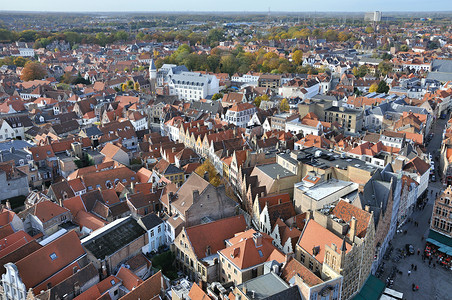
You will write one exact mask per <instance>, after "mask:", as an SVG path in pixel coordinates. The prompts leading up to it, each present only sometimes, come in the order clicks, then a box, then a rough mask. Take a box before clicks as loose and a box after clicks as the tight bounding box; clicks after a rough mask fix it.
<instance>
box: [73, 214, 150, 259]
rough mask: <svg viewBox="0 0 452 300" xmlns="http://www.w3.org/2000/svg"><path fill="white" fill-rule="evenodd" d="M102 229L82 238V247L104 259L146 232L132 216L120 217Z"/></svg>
mask: <svg viewBox="0 0 452 300" xmlns="http://www.w3.org/2000/svg"><path fill="white" fill-rule="evenodd" d="M113 223H115V222H113ZM107 226H108V225H107ZM102 229H104V228H100V229H99V230H100V232H98V233H97V232H96V231H97V230H96V231H95V232H94V235H93V236H92V237H91V236H88V237H87V238H85V239H83V240H82V244H83V247H85V249H86V250H88V251H89V252H91V253H92V254H93V255H94V256H95V257H96V258H97V259H105V257H107V256H110V255H112V254H113V253H115V252H116V251H118V250H119V249H121V248H123V247H124V246H126V245H128V244H130V243H131V242H133V241H134V240H136V239H137V238H139V237H140V236H142V235H143V234H144V233H145V232H146V231H145V230H144V229H143V227H141V226H140V225H139V224H138V223H137V221H136V220H135V219H134V218H132V217H128V218H125V219H120V222H117V223H115V224H114V226H111V227H108V228H106V230H102Z"/></svg>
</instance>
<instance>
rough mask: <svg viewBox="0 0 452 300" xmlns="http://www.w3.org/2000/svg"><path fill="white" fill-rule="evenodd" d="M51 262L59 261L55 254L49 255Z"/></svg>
mask: <svg viewBox="0 0 452 300" xmlns="http://www.w3.org/2000/svg"><path fill="white" fill-rule="evenodd" d="M49 256H50V259H51V260H55V259H57V257H58V256H57V255H56V254H55V252H53V253H52V254H50V255H49Z"/></svg>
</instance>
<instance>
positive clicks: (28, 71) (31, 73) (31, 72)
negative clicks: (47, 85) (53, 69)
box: [21, 61, 47, 81]
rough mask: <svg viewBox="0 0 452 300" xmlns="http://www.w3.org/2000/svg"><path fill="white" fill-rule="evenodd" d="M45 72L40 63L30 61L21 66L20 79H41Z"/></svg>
mask: <svg viewBox="0 0 452 300" xmlns="http://www.w3.org/2000/svg"><path fill="white" fill-rule="evenodd" d="M46 74H47V72H46V69H45V67H44V66H43V65H42V64H40V63H39V62H32V61H30V62H28V63H27V64H26V65H25V67H24V68H23V70H22V76H21V79H22V80H23V81H30V80H35V79H42V78H44V76H46Z"/></svg>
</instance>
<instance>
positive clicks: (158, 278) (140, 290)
mask: <svg viewBox="0 0 452 300" xmlns="http://www.w3.org/2000/svg"><path fill="white" fill-rule="evenodd" d="M163 289H165V286H162V271H158V272H157V273H156V274H154V275H152V276H151V277H149V278H148V279H146V280H145V281H144V282H143V283H142V284H140V285H139V286H138V287H137V288H135V289H134V290H132V291H130V292H129V293H128V294H126V295H124V296H123V297H121V298H120V299H121V300H129V299H130V300H136V299H141V300H154V299H155V300H157V299H160V292H161V291H162V290H163Z"/></svg>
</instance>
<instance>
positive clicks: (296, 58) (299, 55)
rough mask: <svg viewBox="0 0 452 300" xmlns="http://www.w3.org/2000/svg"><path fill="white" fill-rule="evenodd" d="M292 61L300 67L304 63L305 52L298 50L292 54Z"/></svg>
mask: <svg viewBox="0 0 452 300" xmlns="http://www.w3.org/2000/svg"><path fill="white" fill-rule="evenodd" d="M292 61H293V62H294V63H295V64H296V65H300V64H301V63H302V62H303V51H301V50H296V51H295V52H294V53H293V54H292Z"/></svg>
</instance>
